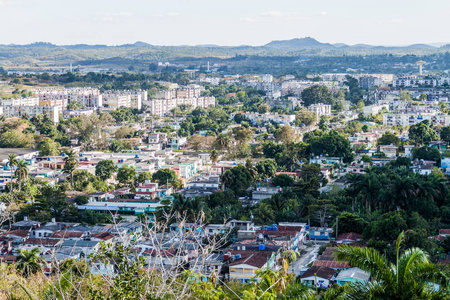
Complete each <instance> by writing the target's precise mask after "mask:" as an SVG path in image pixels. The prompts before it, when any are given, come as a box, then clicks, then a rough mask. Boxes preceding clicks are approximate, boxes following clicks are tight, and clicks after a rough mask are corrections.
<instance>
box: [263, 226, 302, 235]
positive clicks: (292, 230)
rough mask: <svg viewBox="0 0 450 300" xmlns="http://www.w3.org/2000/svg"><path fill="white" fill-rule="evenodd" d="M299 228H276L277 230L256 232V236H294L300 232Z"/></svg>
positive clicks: (300, 228)
mask: <svg viewBox="0 0 450 300" xmlns="http://www.w3.org/2000/svg"><path fill="white" fill-rule="evenodd" d="M302 228H303V227H301V226H278V230H256V234H258V233H262V234H267V235H269V236H270V235H272V236H295V235H296V234H297V233H298V232H300V231H301V230H302Z"/></svg>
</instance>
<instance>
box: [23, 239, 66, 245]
mask: <svg viewBox="0 0 450 300" xmlns="http://www.w3.org/2000/svg"><path fill="white" fill-rule="evenodd" d="M59 242H60V240H58V239H35V238H31V239H28V240H26V241H25V242H24V244H25V245H45V246H54V245H56V244H58V243H59Z"/></svg>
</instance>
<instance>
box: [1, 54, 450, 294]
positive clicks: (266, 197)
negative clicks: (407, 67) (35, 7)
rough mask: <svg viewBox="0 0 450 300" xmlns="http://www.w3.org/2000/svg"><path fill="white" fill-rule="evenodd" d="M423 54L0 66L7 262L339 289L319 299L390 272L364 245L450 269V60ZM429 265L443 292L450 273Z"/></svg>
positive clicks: (252, 287)
mask: <svg viewBox="0 0 450 300" xmlns="http://www.w3.org/2000/svg"><path fill="white" fill-rule="evenodd" d="M428 63H429V62H426V61H421V60H417V62H416V63H414V70H413V71H408V72H405V73H403V74H402V73H398V72H397V73H395V74H387V73H364V72H359V71H354V70H350V71H349V72H345V73H320V72H311V73H309V74H303V75H299V74H290V73H286V74H283V75H280V74H278V73H277V74H267V73H262V74H255V73H251V74H240V75H238V74H227V73H226V72H223V66H220V65H218V64H215V63H211V64H210V63H208V64H207V65H206V67H205V66H204V67H203V68H200V67H199V68H197V67H195V66H194V67H192V68H190V67H189V68H188V67H187V66H186V68H185V69H183V70H181V71H180V70H178V71H174V70H170V67H171V66H172V65H171V63H166V62H160V63H155V66H154V68H155V69H154V70H155V71H154V72H149V71H145V72H138V71H135V70H133V68H130V69H129V70H113V69H108V70H106V69H95V68H93V69H83V68H78V67H77V69H75V68H74V67H72V65H70V66H68V69H67V70H65V71H64V72H62V71H61V72H52V71H46V72H45V71H35V70H29V71H24V70H17V69H16V70H14V69H13V68H11V70H8V69H7V68H5V69H3V68H2V69H1V70H2V73H3V74H2V75H0V76H1V77H0V118H1V123H0V147H1V148H0V191H1V193H0V210H1V218H0V222H1V231H0V241H1V244H0V262H1V264H2V266H3V267H2V268H6V266H15V268H16V269H17V270H18V272H19V273H20V274H22V276H24V278H27V277H28V278H38V277H30V276H38V275H37V274H39V273H42V274H44V275H45V276H46V277H48V278H54V276H57V275H55V274H60V276H61V277H58V278H59V279H58V280H62V279H61V278H63V279H64V278H65V277H64V276H66V275H64V274H68V273H65V272H69V271H67V270H71V271H70V272H73V274H75V273H76V272H75V271H73V270H74V268H73V265H76V264H77V262H78V264H79V263H80V262H82V263H83V264H85V265H84V266H85V267H84V269H83V270H84V271H83V272H84V273H83V274H90V275H92V276H98V277H96V278H102V280H104V281H105V282H110V281H111V282H114V284H110V283H108V284H110V285H111V289H109V290H108V291H107V292H106V293H109V294H108V297H112V298H114V299H116V298H117V299H132V298H126V297H125V296H121V295H122V294H120V293H118V292H117V291H118V290H119V287H120V283H119V281H120V280H125V281H126V280H128V279H126V276H128V275H130V274H144V273H145V272H147V273H146V274H147V275H145V276H149V277H148V278H150V277H151V278H152V279H151V280H155V279H154V277H152V276H155V274H158V275H157V276H161V279H158V280H161V281H163V282H165V284H166V285H163V284H161V286H164V289H165V292H167V293H168V291H170V293H173V294H171V295H166V296H167V297H168V298H167V299H169V298H170V297H174V299H180V297H183V296H182V295H185V294H184V293H187V292H186V291H185V290H184V289H183V288H182V287H180V286H179V285H177V286H176V287H175V286H173V285H171V284H175V283H170V284H169V281H170V280H169V279H170V278H177V280H179V282H177V284H181V283H180V282H191V283H192V286H193V289H194V290H190V292H189V293H190V294H189V293H187V294H189V297H192V299H300V297H299V296H298V295H299V294H295V295H297V296H293V297H292V298H280V297H281V295H284V294H286V295H287V294H288V292H287V290H284V289H281V288H280V289H281V290H276V291H275V290H272V287H270V288H268V290H270V293H272V294H271V295H272V296H273V298H264V297H263V296H262V295H263V293H264V290H265V288H264V287H265V286H264V284H268V285H269V286H270V284H271V283H267V282H266V281H267V280H268V279H267V278H269V277H270V278H272V279H273V278H276V280H280V279H277V278H282V276H286V277H283V278H285V279H283V280H287V279H286V278H290V279H289V280H294V279H296V280H297V281H295V282H296V283H291V284H292V285H295V284H300V286H301V287H302V288H301V289H303V288H304V289H306V290H305V291H306V292H302V293H311V295H312V297H319V296H320V297H322V296H324V295H329V294H331V293H343V294H341V297H343V298H309V299H350V298H347V296H345V295H349V294H345V293H350V292H349V288H348V286H352V287H367V286H371V284H375V283H374V282H380V280H381V279H380V277H377V276H380V275H379V273H377V271H376V270H375V267H371V268H367V267H365V266H364V264H363V263H361V262H360V260H358V259H361V258H360V256H361V255H366V254H367V253H369V252H368V251H375V252H376V254H373V255H374V257H375V256H376V257H378V255H380V257H381V256H382V258H380V260H383V262H386V264H390V263H392V264H397V263H398V259H399V258H398V257H399V254H398V252H397V251H399V250H398V249H400V248H401V249H402V251H404V250H406V249H410V248H411V249H417V248H421V249H423V250H424V251H426V253H427V254H426V256H425V254H420V255H423V257H424V258H423V260H422V262H426V264H427V267H429V270H433V272H435V273H434V274H438V273H439V274H441V275H442V276H448V264H449V262H450V202H449V199H450V198H449V197H450V195H449V190H448V176H449V175H450V149H448V147H449V143H450V109H449V104H450V75H449V74H448V70H443V71H436V72H435V71H433V70H432V69H429V68H428ZM351 67H352V66H351V65H349V66H346V68H347V69H348V68H351ZM399 247H400V248H399ZM35 249H37V250H35ZM408 251H409V250H408ZM364 253H366V254H364ZM370 253H372V252H370ZM408 253H409V252H405V254H404V255H409V254H408ZM358 255H359V256H358ZM367 256H370V255H369V254H367ZM30 257H33V259H30ZM421 257H422V256H421ZM425 257H426V258H425ZM411 259H412V258H411ZM68 262H70V264H68ZM33 263H34V264H33ZM380 264H381V263H380ZM30 266H31V267H30ZM68 266H69V267H68ZM124 266H126V267H124ZM78 267H79V266H78ZM5 270H6V269H0V273H2V272H4V274H9V273H7V271H5ZM124 270H132V271H129V273H127V272H128V271H124ZM370 270H372V271H373V272H371V271H370ZM8 272H9V271H8ZM70 272H69V273H70ZM133 272H134V273H133ZM140 272H144V273H140ZM271 272H272V273H271ZM274 272H275V273H274ZM411 272H412V271H411ZM423 272H425V271H423ZM2 274H3V273H2ZM61 274H63V275H61ZM70 274H72V273H70ZM77 274H78V273H77ZM83 274H82V275H77V276H83ZM127 274H128V275H127ZM149 274H150V275H149ZM274 274H278V275H274ZM289 274H291V275H289ZM411 274H413V273H411ZM414 274H416V273H414ZM441 275H440V276H441ZM5 276H7V275H5ZM8 276H10V275H8ZM11 276H12V275H11ZM58 276H59V275H58ZM74 276H75V275H74ZM86 276H87V275H86ZM142 276H144V275H142ZM271 276H272V277H271ZM276 276H279V277H276ZM289 276H292V277H289ZM402 276H403V275H402ZM405 276H406V275H405ZM417 276H418V275H417ZM5 278H6V277H5ZM124 278H125V279H124ZM134 278H135V277H134ZM146 278H147V277H146ZM158 278H159V277H158ZM186 278H190V279H189V280H191V281H189V280H188V279H186ZM383 278H384V277H383ZM405 278H406V277H405ZM424 278H425V277H424ZM426 278H427V282H426V283H423V284H424V286H428V285H432V286H433V289H430V291H431V290H433V291H434V292H436V293H441V294H440V295H442V296H443V298H436V299H447V298H445V297H447V296H448V282H449V281H448V277H439V276H437V277H426ZM437 278H440V279H442V278H445V280H438V279H437ZM119 279H120V280H119ZM36 280H37V279H36ZM39 280H41V279H39ZM71 280H74V279H71ZM98 280H100V279H98ZM133 280H135V279H133ZM149 280H150V279H149ZM183 280H187V281H183ZM274 280H275V279H274ZM383 280H385V279H383ZM402 280H403V279H402ZM405 280H406V279H405ZM408 280H409V279H408ZM411 280H412V279H411ZM75 281H76V280H75ZM133 282H134V281H133ZM277 282H278V281H277ZM405 282H406V281H405ZM408 282H410V281H408ZM91 284H92V285H91V286H90V287H89V288H90V290H89V291H90V292H89V293H94V292H95V293H99V291H100V290H101V289H100V288H99V287H98V286H96V285H95V283H94V281H92V282H91ZM133 284H135V283H133ZM136 284H140V283H136ZM227 284H228V286H229V287H227V288H225V286H227ZM0 285H1V284H0ZM105 285H106V283H105ZM157 286H158V285H157ZM222 286H223V287H222ZM405 286H406V285H405ZM407 286H409V284H408V285H407ZM411 286H412V284H411ZM133 288H134V287H133ZM140 288H142V289H144V287H143V286H140V285H138V286H137V287H136V289H138V290H139V289H140ZM147 288H148V287H146V289H147ZM11 289H12V287H11ZM96 289H97V290H96ZM245 289H247V290H245ZM286 289H288V288H286ZM299 289H300V288H299ZM405 289H406V288H405ZM150 290H151V291H152V293H153V292H154V293H155V294H154V295H155V296H154V297H155V298H154V299H163V298H164V295H165V294H164V293H163V292H162V291H161V290H159V289H158V290H156V289H152V288H148V290H146V291H150ZM120 291H121V293H122V292H123V290H120ZM249 291H250V292H252V293H254V294H255V295H260V296H261V297H262V298H245V295H246V293H247V292H249ZM424 291H428V290H427V288H424ZM116 292H117V293H118V294H115V293H116ZM209 292H210V293H211V294H207V293H209ZM291 292H293V291H291ZM149 293H150V292H149ZM424 293H425V292H424ZM187 294H186V295H187ZM406 294H407V292H405V295H406ZM20 295H22V294H20ZM174 295H175V296H174ZM212 295H219V296H218V298H211V297H212ZM236 295H238V296H237V297H236ZM302 295H305V294H302ZM408 295H410V294H408ZM411 295H412V294H411ZM421 295H422V294H421ZM423 295H424V294H423ZM122 297H123V298H122ZM127 297H128V296H127ZM233 297H234V298H233ZM411 297H412V296H411ZM0 298H1V297H0ZM112 298H111V299H112ZM52 299H53V298H52ZM57 299H63V298H57ZM98 299H100V298H98ZM152 299H153V298H152ZM164 299H166V298H164ZM189 299H191V298H189ZM302 299H303V298H302ZM304 299H306V298H304ZM352 299H353V298H352ZM355 299H356V298H355ZM358 299H359V298H358ZM361 299H388V298H376V297H375V298H361ZM396 299H397V298H396ZM398 299H400V298H398ZM423 299H431V298H423Z"/></svg>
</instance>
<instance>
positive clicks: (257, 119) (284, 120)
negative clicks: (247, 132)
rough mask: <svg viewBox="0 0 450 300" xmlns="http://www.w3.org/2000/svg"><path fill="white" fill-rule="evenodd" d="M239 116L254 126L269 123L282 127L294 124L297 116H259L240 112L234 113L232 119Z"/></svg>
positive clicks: (253, 113)
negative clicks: (242, 116)
mask: <svg viewBox="0 0 450 300" xmlns="http://www.w3.org/2000/svg"><path fill="white" fill-rule="evenodd" d="M237 114H241V115H244V116H245V117H246V118H247V119H249V120H250V122H251V123H252V124H254V125H256V124H264V123H269V122H273V123H277V124H282V125H290V124H291V123H292V122H294V121H295V115H282V114H277V113H265V114H259V113H255V112H238V113H232V114H231V115H230V118H231V119H234V116H236V115H237Z"/></svg>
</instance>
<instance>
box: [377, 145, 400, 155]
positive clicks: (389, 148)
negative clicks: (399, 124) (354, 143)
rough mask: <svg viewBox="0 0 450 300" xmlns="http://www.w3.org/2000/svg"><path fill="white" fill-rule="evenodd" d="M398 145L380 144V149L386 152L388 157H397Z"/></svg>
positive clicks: (381, 151)
mask: <svg viewBox="0 0 450 300" xmlns="http://www.w3.org/2000/svg"><path fill="white" fill-rule="evenodd" d="M397 149H398V147H397V146H395V145H392V144H390V145H379V146H378V151H379V152H380V153H384V154H385V155H386V157H388V158H395V157H396V156H397Z"/></svg>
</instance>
